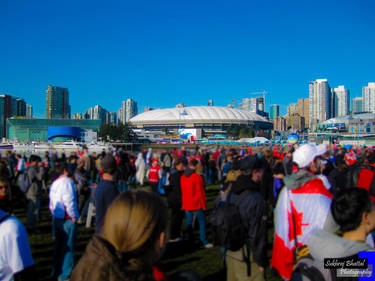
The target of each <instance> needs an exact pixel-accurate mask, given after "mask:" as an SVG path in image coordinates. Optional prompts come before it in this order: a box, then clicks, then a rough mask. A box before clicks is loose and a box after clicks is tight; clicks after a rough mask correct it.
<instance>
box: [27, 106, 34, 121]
mask: <svg viewBox="0 0 375 281" xmlns="http://www.w3.org/2000/svg"><path fill="white" fill-rule="evenodd" d="M26 117H27V118H33V106H32V105H30V104H26Z"/></svg>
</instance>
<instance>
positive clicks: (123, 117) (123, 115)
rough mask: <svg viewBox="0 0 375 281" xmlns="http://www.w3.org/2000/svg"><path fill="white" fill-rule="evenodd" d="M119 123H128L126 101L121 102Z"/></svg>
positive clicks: (118, 113)
mask: <svg viewBox="0 0 375 281" xmlns="http://www.w3.org/2000/svg"><path fill="white" fill-rule="evenodd" d="M117 118H118V122H119V123H122V124H124V123H125V122H126V101H122V102H121V108H120V109H119V110H118V112H117Z"/></svg>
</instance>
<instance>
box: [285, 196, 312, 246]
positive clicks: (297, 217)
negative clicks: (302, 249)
mask: <svg viewBox="0 0 375 281" xmlns="http://www.w3.org/2000/svg"><path fill="white" fill-rule="evenodd" d="M290 205H291V209H292V212H293V215H294V220H295V224H293V216H292V213H290V212H289V211H288V223H289V241H293V240H294V231H295V232H296V236H301V235H302V226H308V225H309V223H302V220H303V212H300V213H299V212H298V211H297V210H296V208H295V207H294V203H293V201H292V200H291V201H290ZM294 225H295V226H296V229H295V230H294Z"/></svg>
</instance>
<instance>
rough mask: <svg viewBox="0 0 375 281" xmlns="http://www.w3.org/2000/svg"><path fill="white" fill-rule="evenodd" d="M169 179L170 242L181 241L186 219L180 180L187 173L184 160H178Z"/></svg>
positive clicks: (167, 189)
mask: <svg viewBox="0 0 375 281" xmlns="http://www.w3.org/2000/svg"><path fill="white" fill-rule="evenodd" d="M173 166H174V169H172V173H171V176H170V178H169V186H168V187H167V188H166V191H167V201H168V207H169V208H171V222H170V242H177V241H180V240H181V225H182V221H183V219H184V216H185V214H184V211H183V210H182V208H181V184H180V179H181V176H182V175H183V173H184V171H185V164H184V162H183V160H182V159H177V160H176V161H175V162H174V164H173Z"/></svg>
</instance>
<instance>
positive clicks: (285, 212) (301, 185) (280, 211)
mask: <svg viewBox="0 0 375 281" xmlns="http://www.w3.org/2000/svg"><path fill="white" fill-rule="evenodd" d="M284 183H285V187H284V188H283V189H282V190H281V192H280V195H279V198H278V202H277V205H276V209H275V212H274V218H275V222H274V223H275V237H274V243H273V250H272V258H271V265H272V267H273V268H275V269H276V270H277V271H278V273H279V275H280V276H281V277H283V278H285V279H290V278H291V275H292V272H293V266H294V264H295V259H294V256H293V251H294V250H293V249H294V248H295V247H296V244H298V246H302V245H304V244H306V242H307V241H308V240H309V238H310V236H311V233H312V232H313V231H314V230H315V229H325V230H327V231H329V232H331V233H332V232H334V231H335V230H337V224H336V223H335V221H334V220H333V218H332V215H331V211H330V205H331V200H332V194H331V193H330V192H329V191H328V190H327V188H326V187H325V186H324V184H323V182H322V180H321V179H320V178H319V177H317V176H315V175H314V174H312V173H310V172H309V171H307V170H305V169H300V170H298V171H297V172H296V173H293V174H291V175H289V176H286V177H285V178H284Z"/></svg>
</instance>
